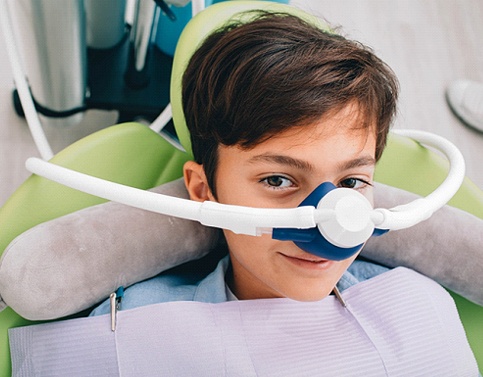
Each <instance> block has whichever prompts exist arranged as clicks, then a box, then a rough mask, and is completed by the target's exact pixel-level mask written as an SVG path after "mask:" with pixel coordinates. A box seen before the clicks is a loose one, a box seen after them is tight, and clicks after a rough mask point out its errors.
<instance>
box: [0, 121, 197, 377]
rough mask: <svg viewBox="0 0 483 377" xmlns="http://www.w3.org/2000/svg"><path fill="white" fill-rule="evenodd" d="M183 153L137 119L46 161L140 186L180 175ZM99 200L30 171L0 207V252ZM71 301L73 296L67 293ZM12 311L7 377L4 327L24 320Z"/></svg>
mask: <svg viewBox="0 0 483 377" xmlns="http://www.w3.org/2000/svg"><path fill="white" fill-rule="evenodd" d="M188 158H189V157H188V155H187V154H186V153H184V152H181V151H179V150H177V149H175V148H174V147H173V146H172V145H171V144H170V143H168V142H167V141H166V140H165V139H164V138H163V137H162V136H160V135H159V134H157V133H155V132H154V131H152V130H151V129H149V127H146V126H144V125H141V124H138V123H124V124H120V125H116V126H112V127H109V128H106V129H104V130H101V131H98V132H96V133H94V134H92V135H89V136H87V137H85V138H83V139H82V140H79V141H78V142H76V143H74V144H72V145H70V146H69V147H67V148H66V149H64V150H63V151H62V152H60V153H58V154H57V155H56V156H54V157H53V158H52V160H51V162H53V163H55V164H58V165H61V166H64V167H68V168H71V169H73V170H76V171H79V172H83V173H88V174H90V175H93V176H96V177H100V178H104V179H107V180H109V181H113V182H118V183H122V184H125V185H128V186H131V187H136V188H140V189H149V188H152V187H155V186H158V185H160V184H162V183H165V182H169V181H172V180H174V179H177V178H179V177H181V175H182V166H183V164H184V163H185V162H186V161H187V160H188ZM102 202H105V200H104V199H101V198H98V197H94V196H91V195H88V194H84V193H82V192H79V191H77V190H73V189H70V188H67V187H65V186H62V185H59V184H57V183H55V182H52V181H49V180H47V179H44V178H42V177H38V176H30V177H29V178H28V179H27V180H26V181H25V182H24V183H23V184H22V185H21V186H20V187H19V188H18V189H17V190H16V191H15V193H14V194H13V195H12V196H11V197H10V198H9V199H8V201H7V202H6V203H5V204H4V205H3V207H2V208H0V254H1V253H3V251H4V250H5V248H6V247H7V245H8V244H9V243H10V242H11V241H12V240H13V239H14V238H15V237H17V236H18V235H20V234H21V233H23V232H25V231H26V230H27V229H30V228H32V227H33V226H35V225H37V224H40V223H42V222H45V221H48V220H51V219H55V218H57V217H60V216H62V215H65V214H68V213H71V212H74V211H76V210H79V209H82V208H86V207H89V206H92V205H96V204H100V203H102ZM72 299H73V300H75V297H73V298H72ZM30 323H32V322H29V321H27V320H25V319H23V318H21V317H20V316H19V315H17V314H16V313H15V312H14V311H13V310H11V309H10V308H7V309H5V310H3V311H2V312H0V376H9V375H10V374H11V372H10V368H11V366H10V355H9V347H8V338H7V330H8V329H9V328H12V327H18V326H23V325H27V324H30Z"/></svg>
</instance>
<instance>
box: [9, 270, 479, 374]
mask: <svg viewBox="0 0 483 377" xmlns="http://www.w3.org/2000/svg"><path fill="white" fill-rule="evenodd" d="M342 296H343V298H344V300H345V302H346V303H347V308H344V307H343V306H342V305H341V303H340V302H339V301H338V300H337V299H336V298H335V297H333V296H329V297H327V298H326V299H324V300H322V301H320V302H316V303H300V302H295V301H291V300H288V299H271V300H253V301H232V302H226V303H221V304H207V303H200V302H170V303H163V304H156V305H151V306H145V307H141V308H137V309H132V310H126V311H120V312H118V315H117V328H116V331H115V332H112V331H111V328H110V318H109V316H99V317H90V318H81V319H75V320H69V321H63V322H56V323H49V324H42V325H36V326H27V327H23V328H17V329H12V330H10V343H11V351H12V362H13V371H14V374H13V375H14V376H43V375H48V376H103V377H105V376H209V377H213V376H243V377H246V376H277V377H278V376H291V377H293V376H337V377H339V376H404V377H407V376H477V375H478V371H477V365H476V361H475V359H474V357H473V354H472V352H471V350H470V348H469V345H468V342H467V340H466V337H465V334H464V330H463V328H462V325H461V323H460V321H459V317H458V314H457V311H456V308H455V305H454V303H453V301H452V299H451V298H450V297H449V295H448V294H447V292H446V291H445V290H444V289H442V288H441V287H440V286H439V285H437V284H436V283H434V282H433V281H431V280H429V279H427V278H425V277H423V276H421V275H419V274H417V273H415V272H413V271H411V270H408V269H405V268H397V269H394V270H391V271H389V272H387V273H384V274H382V275H379V276H377V277H375V278H372V279H370V280H367V281H365V282H362V283H359V284H357V285H355V286H353V287H351V288H349V289H347V290H345V291H344V292H343V293H342Z"/></svg>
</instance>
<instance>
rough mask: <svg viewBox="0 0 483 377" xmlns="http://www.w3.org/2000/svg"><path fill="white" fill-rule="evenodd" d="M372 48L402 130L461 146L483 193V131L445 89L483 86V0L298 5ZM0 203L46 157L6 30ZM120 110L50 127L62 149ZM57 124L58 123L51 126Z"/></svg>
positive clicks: (1, 57)
mask: <svg viewBox="0 0 483 377" xmlns="http://www.w3.org/2000/svg"><path fill="white" fill-rule="evenodd" d="M291 3H292V4H293V5H295V6H298V7H300V8H302V9H304V10H307V11H309V12H311V13H314V14H315V15H317V16H319V17H322V18H325V19H326V20H327V21H329V22H330V23H331V24H332V25H335V26H340V27H341V32H342V34H344V35H346V36H347V37H349V38H353V39H356V40H359V41H360V42H363V43H364V44H366V45H368V46H370V47H372V48H373V49H374V51H375V52H376V54H377V55H378V56H380V57H381V58H382V59H383V60H384V61H386V62H387V63H388V64H389V65H390V66H391V67H392V68H393V70H394V71H395V72H396V75H397V76H398V78H399V80H400V84H401V97H400V106H399V114H398V116H397V119H396V123H395V127H397V128H415V129H421V130H427V131H432V132H435V133H438V134H440V135H442V136H444V137H446V138H448V139H449V140H451V141H452V142H454V143H455V144H456V145H457V146H458V147H459V148H460V149H461V151H462V153H463V155H464V157H465V159H466V163H467V175H468V176H469V177H470V178H471V179H472V180H473V182H475V183H476V184H477V185H478V186H479V187H480V188H482V189H483V166H482V165H483V134H481V133H478V132H476V131H473V130H471V129H469V128H467V127H465V126H464V125H462V124H461V123H460V122H459V121H458V120H457V119H456V118H455V116H454V115H453V114H452V113H451V111H450V110H449V108H448V106H447V104H446V101H445V97H444V91H445V88H446V86H447V85H448V84H449V83H450V82H452V81H453V80H456V79H459V78H465V79H473V80H478V81H483V48H482V46H481V39H482V37H483V2H482V1H480V0H461V1H454V0H424V1H421V0H390V1H389V0H292V1H291ZM0 51H3V52H2V53H0V205H2V204H3V203H4V202H5V200H6V199H7V198H8V197H9V196H10V195H11V194H12V193H13V192H14V191H15V189H16V188H17V187H18V186H19V185H20V184H21V183H22V182H23V181H24V180H25V179H26V178H27V177H28V175H29V174H28V172H27V171H26V170H25V168H24V162H25V160H26V158H27V157H30V156H38V152H37V150H36V148H35V145H34V143H33V141H32V137H31V135H30V132H29V130H28V128H27V125H26V122H25V120H24V119H22V118H19V117H18V116H17V115H16V113H15V111H14V109H13V105H12V100H11V92H12V89H13V81H12V74H11V70H10V66H9V64H8V61H7V57H6V53H5V44H4V40H3V35H1V32H0ZM116 119H117V115H116V113H115V112H106V111H96V110H91V111H88V112H87V113H86V114H85V116H84V119H83V120H82V122H81V123H80V124H78V125H75V126H65V125H63V123H64V124H65V122H62V121H57V122H55V123H54V122H47V123H48V124H47V126H46V133H47V135H48V138H49V141H50V143H51V145H52V148H53V149H54V152H57V151H59V150H60V149H62V148H63V147H65V146H66V145H69V144H70V143H72V142H73V141H75V140H76V139H78V138H80V137H82V136H84V135H87V134H89V133H91V132H93V131H95V130H97V129H101V128H103V127H106V126H109V125H111V124H114V123H115V122H116ZM50 123H52V124H50Z"/></svg>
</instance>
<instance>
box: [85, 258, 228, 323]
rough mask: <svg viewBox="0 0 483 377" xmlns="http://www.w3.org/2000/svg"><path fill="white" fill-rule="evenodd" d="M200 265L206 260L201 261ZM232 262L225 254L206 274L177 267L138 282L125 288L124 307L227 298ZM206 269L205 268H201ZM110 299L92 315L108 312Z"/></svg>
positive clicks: (223, 299)
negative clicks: (229, 269) (228, 272)
mask: <svg viewBox="0 0 483 377" xmlns="http://www.w3.org/2000/svg"><path fill="white" fill-rule="evenodd" d="M196 262H198V265H200V264H202V262H201V261H196ZM228 264H229V258H228V256H226V257H224V258H222V259H221V260H220V261H219V263H218V265H216V268H215V269H214V270H212V271H211V272H208V273H207V274H205V275H202V274H199V273H196V274H190V273H188V272H189V271H191V267H187V266H186V267H185V266H183V267H182V268H175V269H172V270H169V271H166V272H164V273H161V274H159V275H158V276H155V277H153V278H151V279H148V280H144V281H142V282H139V283H136V284H134V285H132V286H130V287H128V288H126V289H125V290H124V297H123V299H122V309H123V310H125V309H133V308H136V307H140V306H145V305H152V304H159V303H162V302H171V301H201V302H210V303H217V302H224V301H227V297H226V291H225V272H226V269H227V267H228ZM201 269H203V268H201ZM109 312H110V302H109V300H106V301H104V302H103V303H102V304H100V305H99V306H98V307H97V308H95V309H94V310H93V311H92V312H91V314H90V315H91V316H95V315H103V314H108V313H109Z"/></svg>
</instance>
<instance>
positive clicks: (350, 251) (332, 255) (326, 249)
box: [272, 182, 388, 260]
mask: <svg viewBox="0 0 483 377" xmlns="http://www.w3.org/2000/svg"><path fill="white" fill-rule="evenodd" d="M333 190H344V191H345V190H350V189H338V188H337V187H336V186H335V185H333V184H332V183H330V182H325V183H322V184H321V185H319V186H318V187H317V188H316V189H315V190H314V191H312V193H311V194H310V195H309V196H308V197H307V198H306V199H305V200H304V201H303V202H302V203H300V205H299V207H303V206H313V207H317V206H318V205H319V203H320V202H321V200H322V199H323V198H324V197H325V196H326V195H327V194H328V193H330V192H332V191H333ZM345 194H346V192H344V195H345ZM357 196H358V195H356V197H357ZM357 200H358V201H359V202H358V203H359V208H354V207H350V204H351V203H347V206H348V214H349V216H350V217H351V218H356V217H358V218H359V219H360V218H361V217H362V216H364V215H362V213H360V206H362V207H363V209H362V210H365V211H367V210H372V207H371V206H370V203H369V202H367V200H366V198H365V197H362V195H361V197H359V198H358V199H357ZM352 204H354V201H352ZM342 205H343V204H340V203H339V206H342ZM333 207H334V206H333ZM333 210H334V216H333V217H330V218H332V219H333V221H336V222H337V221H340V220H341V218H340V216H339V218H338V217H337V216H336V215H335V211H336V209H335V208H333ZM358 210H359V214H358V216H357V212H358ZM350 212H354V213H352V214H351V213H350ZM365 217H366V218H367V216H365ZM330 218H329V219H327V220H326V221H330ZM342 221H343V220H342ZM349 221H350V220H349ZM322 228H323V227H322ZM356 228H357V229H356ZM363 228H365V226H363V225H359V226H358V225H357V224H356V225H353V227H352V228H349V229H344V227H343V226H340V224H339V229H338V231H337V230H336V232H338V236H339V238H345V239H348V237H347V233H348V232H356V231H361V230H362V232H363V238H365V234H368V233H370V232H371V231H370V230H365V229H363ZM323 229H324V228H323ZM387 231H388V230H387V229H377V228H372V234H371V235H374V236H376V235H381V234H384V233H386V232H387ZM344 233H345V234H344ZM272 238H274V239H277V240H282V241H293V242H294V243H295V244H296V245H297V246H298V247H300V248H301V249H302V250H305V251H307V252H308V253H311V254H314V255H317V256H319V257H321V258H325V259H330V260H343V259H347V258H350V257H351V256H353V255H354V254H356V253H357V252H359V251H360V250H361V248H362V246H364V242H361V243H358V241H356V243H357V245H355V246H345V247H344V246H342V245H341V244H340V243H337V242H335V241H334V240H332V241H329V240H328V239H327V238H326V236H324V235H323V230H321V229H320V227H319V226H318V227H316V228H309V229H299V228H275V229H273V232H272Z"/></svg>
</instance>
